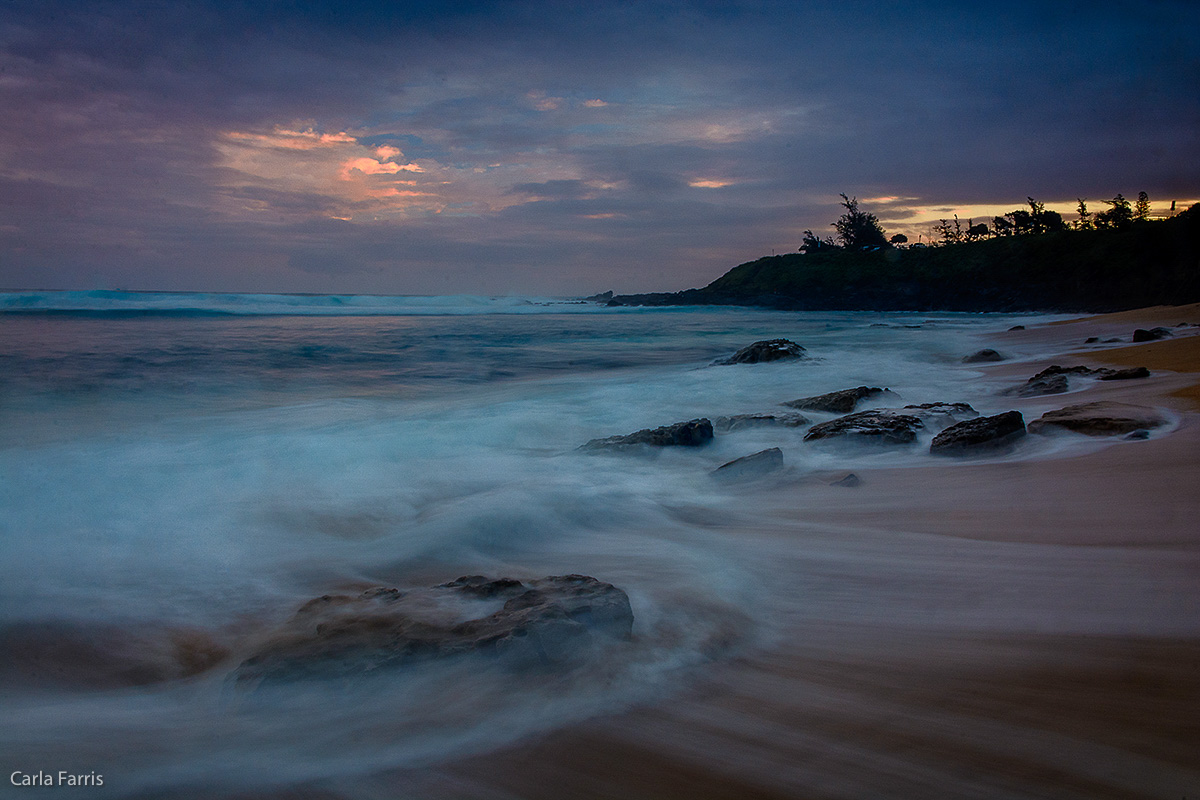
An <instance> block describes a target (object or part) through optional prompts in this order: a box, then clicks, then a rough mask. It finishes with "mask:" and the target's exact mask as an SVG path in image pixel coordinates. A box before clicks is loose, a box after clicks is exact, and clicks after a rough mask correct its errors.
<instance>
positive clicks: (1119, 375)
mask: <svg viewBox="0 0 1200 800" xmlns="http://www.w3.org/2000/svg"><path fill="white" fill-rule="evenodd" d="M1103 372H1104V374H1102V375H1101V376H1100V380H1102V381H1127V380H1133V379H1135V378H1149V377H1150V370H1148V369H1146V368H1145V367H1129V368H1128V369H1115V370H1114V369H1108V370H1104V371H1103Z"/></svg>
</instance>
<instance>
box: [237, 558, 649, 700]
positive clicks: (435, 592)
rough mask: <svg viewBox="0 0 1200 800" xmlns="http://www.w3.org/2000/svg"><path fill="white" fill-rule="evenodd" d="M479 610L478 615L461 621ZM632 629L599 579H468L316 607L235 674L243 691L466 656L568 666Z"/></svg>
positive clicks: (381, 590) (308, 607)
mask: <svg viewBox="0 0 1200 800" xmlns="http://www.w3.org/2000/svg"><path fill="white" fill-rule="evenodd" d="M499 601H503V606H502V607H501V608H499V609H498V610H493V609H495V605H496V603H497V602H499ZM473 612H481V615H480V616H478V617H475V618H467V619H462V617H463V616H464V614H466V615H467V616H469V614H470V613H473ZM632 626H633V612H632V610H631V609H630V606H629V597H628V596H627V595H626V594H625V592H623V591H621V590H620V589H618V588H616V587H615V586H613V585H611V584H608V583H602V582H601V581H598V580H596V579H595V578H591V577H587V576H584V575H559V576H552V577H548V578H541V579H539V580H531V581H527V582H524V583H523V582H521V581H516V580H512V579H509V578H504V579H501V580H499V581H490V580H488V579H487V578H485V577H483V576H481V575H471V576H466V577H462V578H459V579H458V580H455V581H451V582H450V583H444V584H442V585H440V586H435V587H433V588H432V589H418V590H415V591H411V592H401V591H400V590H398V589H392V588H387V587H376V588H374V589H368V590H367V591H365V592H363V593H362V594H359V595H354V596H352V595H324V596H323V597H318V598H316V599H315V600H310V601H309V602H307V603H305V604H304V605H303V606H301V607H300V610H299V611H297V612H296V614H295V616H294V617H292V619H291V620H289V621H288V622H287V623H286V624H285V625H284V626H283V627H282V628H280V629H279V630H278V631H276V632H275V634H274V635H273V636H271V637H270V638H269V639H268V640H267V641H266V642H264V643H263V644H262V645H261V646H260V647H259V648H258V649H257V651H256V652H255V653H254V654H253V655H252V656H250V657H249V658H247V659H246V660H245V661H243V662H242V664H241V665H240V666H239V667H238V668H237V670H236V671H235V673H234V675H235V680H236V681H237V682H238V683H239V684H245V683H257V682H262V681H269V682H278V681H296V680H306V679H326V678H355V677H364V676H366V675H369V674H372V673H378V672H380V671H386V670H392V669H398V668H402V667H405V666H408V665H411V664H414V663H417V662H421V661H428V660H432V659H442V658H451V657H456V656H463V655H468V654H480V655H488V656H495V657H504V658H507V659H510V660H511V661H512V662H513V663H514V664H554V663H563V662H567V661H571V660H573V659H575V658H577V657H580V658H581V657H583V656H585V655H586V654H587V653H588V651H589V650H590V649H591V648H592V647H593V646H597V645H601V644H604V643H606V642H617V641H623V640H628V639H629V638H630V635H631V631H632Z"/></svg>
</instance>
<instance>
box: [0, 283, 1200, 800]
mask: <svg viewBox="0 0 1200 800" xmlns="http://www.w3.org/2000/svg"><path fill="white" fill-rule="evenodd" d="M13 302H20V303H23V304H25V305H29V303H30V302H32V301H30V300H29V298H28V297H26V296H24V295H22V296H21V297H19V298H17V300H15V301H13ZM36 302H37V303H40V304H42V305H43V306H46V307H47V308H46V309H41V310H38V311H36V312H28V311H23V312H20V313H18V314H14V315H10V316H8V317H6V318H4V319H3V320H0V322H2V323H3V324H4V325H5V331H6V333H7V334H8V335H7V338H6V340H5V342H6V346H5V349H4V350H3V351H2V352H0V356H2V357H3V358H4V359H6V365H7V374H8V375H9V376H10V378H9V381H8V383H6V384H5V385H4V392H5V394H4V395H3V399H4V402H5V403H6V409H7V412H8V416H7V422H6V425H5V427H4V428H3V429H0V430H2V433H3V437H4V439H3V447H0V473H3V474H4V475H5V476H6V479H7V482H6V483H5V484H4V486H3V487H0V489H2V493H0V503H2V504H3V506H4V508H5V510H6V514H5V516H4V518H3V522H2V524H3V527H4V532H5V537H4V538H3V546H4V548H5V551H4V556H5V558H4V560H3V562H2V563H3V565H4V570H5V573H4V580H3V586H4V591H5V603H4V604H3V618H2V619H0V622H2V623H3V624H2V626H0V635H2V636H3V642H4V645H5V652H6V654H7V658H6V660H5V661H4V662H3V663H2V664H0V666H3V668H4V677H5V681H4V691H3V692H0V702H2V703H3V704H4V707H5V712H6V715H7V717H8V718H9V719H11V720H13V724H12V725H10V726H9V727H8V728H7V729H6V730H5V731H3V732H2V733H0V750H3V751H4V752H5V753H6V757H7V758H8V762H6V763H8V764H9V770H10V772H11V771H12V770H22V771H23V774H37V773H36V770H45V771H46V774H54V773H55V771H56V770H58V769H66V768H69V769H71V770H74V771H75V772H76V773H78V774H83V775H89V774H91V773H95V774H97V775H102V776H103V779H104V784H103V786H94V785H93V786H87V787H83V786H80V787H75V788H74V789H72V788H71V787H63V788H62V789H61V791H60V795H61V796H71V797H75V796H78V797H84V796H90V797H106V798H107V797H112V798H139V799H140V798H200V799H201V800H218V799H219V800H230V799H235V800H251V799H252V798H253V799H254V800H267V799H268V798H270V799H271V800H283V799H284V798H312V799H313V800H335V799H336V800H362V799H364V798H365V799H369V798H375V797H379V798H393V797H406V798H407V797H413V798H475V797H478V798H505V799H506V800H507V799H508V798H558V797H562V796H567V795H570V796H578V797H583V798H589V797H592V798H609V797H622V798H625V797H629V798H660V797H661V798H670V797H689V798H693V797H695V798H754V797H764V798H768V797H769V798H860V797H874V796H879V797H895V798H925V797H930V796H939V797H980V798H984V797H986V798H996V797H1000V798H1007V797H1012V798H1018V797H1054V798H1072V799H1073V798H1080V800H1082V798H1097V797H1102V798H1108V797H1111V798H1158V797H1184V796H1188V794H1189V792H1191V791H1194V788H1193V787H1195V786H1197V785H1198V782H1200V765H1198V764H1197V763H1196V759H1195V755H1194V754H1195V752H1196V751H1197V749H1198V746H1200V730H1198V728H1197V724H1196V722H1195V719H1194V717H1195V715H1194V713H1193V710H1194V708H1195V707H1196V706H1197V704H1198V703H1200V679H1198V677H1197V675H1196V674H1195V666H1194V665H1195V664H1196V663H1197V661H1198V660H1200V592H1198V591H1197V578H1198V577H1200V532H1198V530H1197V526H1196V524H1195V519H1196V516H1197V500H1196V498H1195V492H1194V486H1195V485H1196V479H1197V477H1198V476H1197V459H1196V453H1197V444H1198V443H1200V442H1198V438H1200V426H1198V425H1197V419H1198V416H1197V413H1198V412H1197V405H1196V400H1195V392H1196V387H1197V385H1198V383H1200V372H1198V371H1197V363H1196V354H1197V345H1200V336H1197V335H1195V333H1194V331H1195V330H1197V328H1194V327H1192V326H1190V325H1189V326H1186V327H1176V326H1178V324H1179V323H1181V322H1187V323H1193V324H1194V323H1196V322H1200V308H1197V307H1196V306H1190V307H1170V308H1159V309H1146V310H1142V311H1138V312H1124V313H1122V314H1116V315H1106V316H1101V317H1089V318H1084V319H1079V320H1072V319H1069V318H1067V317H1066V315H1040V316H1034V315H1019V316H1001V315H972V314H893V315H887V314H876V313H867V312H829V313H824V312H804V313H792V312H778V311H762V310H755V309H702V308H681V309H666V310H663V309H617V310H609V309H606V308H604V307H603V306H597V305H594V304H579V303H567V302H565V301H552V300H545V299H541V300H519V299H513V298H505V299H502V300H496V299H494V298H493V299H488V298H416V299H412V298H391V299H389V298H365V299H358V298H330V297H321V296H315V297H294V296H286V297H285V296H232V295H229V296H226V295H220V296H217V295H213V296H203V297H197V296H187V297H183V298H182V299H181V298H179V297H175V296H170V295H160V294H151V295H136V294H134V295H114V294H113V293H100V294H98V295H97V294H87V295H85V296H82V297H80V296H78V295H74V294H72V295H69V296H58V295H49V294H46V295H39V297H38V299H37V300H36ZM184 302H185V303H186V304H187V305H186V307H183V306H181V303H184ZM130 305H134V306H136V308H135V309H134V311H135V313H131V311H130V308H128V306H130ZM67 306H69V308H64V307H67ZM247 308H249V309H250V313H246V309H247ZM281 312H283V313H281ZM1157 325H1163V326H1167V327H1169V328H1170V329H1171V331H1172V335H1170V336H1168V337H1166V338H1163V339H1161V340H1159V341H1153V342H1149V343H1145V344H1137V345H1133V344H1131V342H1130V341H1129V340H1130V338H1131V336H1132V332H1133V330H1134V328H1136V327H1146V328H1151V327H1154V326H1157ZM780 336H785V337H788V338H790V339H793V340H794V341H796V342H800V343H802V347H803V348H806V349H805V350H804V353H803V355H802V357H798V358H794V359H791V360H788V361H781V362H776V363H760V364H736V365H721V364H720V363H719V362H721V361H723V360H726V358H727V357H728V356H729V355H730V354H732V353H733V352H734V351H736V350H738V349H739V348H741V347H743V346H745V345H746V344H748V343H750V342H753V341H755V340H758V339H775V338H778V337H780ZM1092 337H1095V338H1096V339H1098V340H1100V341H1097V342H1093V343H1086V340H1087V339H1089V338H1092ZM1114 338H1117V339H1120V340H1121V341H1116V342H1105V341H1103V340H1104V339H1114ZM984 347H987V348H992V349H995V350H997V351H999V352H1000V353H1001V357H1002V359H1003V360H1000V361H996V362H994V363H964V362H963V356H965V355H967V354H969V353H971V352H972V351H973V350H976V349H979V348H984ZM1051 365H1059V366H1066V367H1074V366H1082V367H1088V368H1089V369H1093V368H1101V367H1113V368H1116V367H1121V368H1124V367H1139V366H1146V367H1148V368H1149V369H1150V373H1151V374H1150V376H1149V377H1146V378H1138V379H1129V380H1111V381H1109V380H1099V379H1097V377H1096V376H1097V375H1099V374H1100V373H1089V374H1083V375H1078V374H1073V375H1072V377H1071V378H1070V382H1069V384H1068V386H1067V388H1068V391H1066V392H1064V393H1052V394H1034V395H1031V396H1020V395H1019V394H1013V390H1014V389H1015V388H1020V387H1021V386H1022V385H1023V382H1025V381H1027V380H1028V379H1029V378H1030V377H1031V376H1033V375H1035V374H1036V373H1039V372H1041V371H1042V370H1043V369H1045V368H1047V367H1050V366H1051ZM857 384H865V385H867V386H886V387H889V391H888V392H882V393H879V394H878V396H876V397H874V398H873V399H872V400H871V401H869V402H868V403H867V404H866V405H867V407H868V408H870V407H876V408H877V407H880V406H882V407H897V406H899V405H902V404H905V403H921V402H925V403H950V402H966V401H969V402H970V403H971V404H972V405H973V406H974V407H975V408H976V409H977V410H978V411H979V413H980V414H984V415H995V414H1000V413H1002V412H1005V411H1008V410H1017V411H1020V412H1021V414H1022V415H1023V417H1024V420H1025V422H1026V423H1031V422H1033V421H1035V420H1037V419H1038V418H1039V417H1040V416H1041V415H1042V414H1044V413H1046V412H1050V411H1054V410H1056V409H1060V408H1062V407H1064V406H1069V405H1073V404H1080V403H1090V402H1093V401H1113V402H1121V403H1128V404H1133V405H1137V406H1142V407H1145V408H1149V409H1155V411H1154V412H1153V413H1154V414H1156V415H1158V418H1159V420H1160V421H1161V423H1162V424H1161V425H1159V426H1158V427H1155V428H1154V429H1153V430H1149V431H1146V432H1145V433H1144V435H1143V436H1141V437H1138V438H1134V439H1128V438H1125V436H1124V435H1119V436H1106V437H1090V436H1083V435H1079V434H1070V433H1068V434H1061V435H1032V434H1031V435H1028V436H1026V437H1024V438H1022V439H1020V440H1018V441H1017V442H1016V444H1015V445H1014V446H1013V447H1012V448H1011V449H1007V450H1005V449H1001V450H997V451H990V450H985V451H982V452H980V453H978V454H976V455H966V456H964V457H945V456H934V455H931V454H930V452H929V449H930V441H931V439H932V437H933V435H934V432H935V427H934V426H935V423H934V421H933V420H932V419H931V420H930V426H929V427H928V428H923V429H921V430H919V431H918V432H917V438H916V440H915V441H910V442H908V443H907V444H902V445H898V446H885V447H855V446H853V445H851V444H849V443H847V444H846V446H838V443H836V442H834V443H830V444H829V446H824V445H822V443H820V442H811V441H806V440H805V438H804V437H805V436H806V431H810V430H811V429H812V428H813V427H815V426H816V425H817V424H823V423H824V422H828V421H832V420H833V419H834V418H835V417H837V414H836V413H834V412H820V411H804V412H803V413H804V414H805V415H810V416H811V419H808V420H807V421H806V422H803V423H802V424H799V425H795V424H792V425H789V424H778V423H777V424H771V425H766V426H758V427H750V428H747V429H742V430H732V429H726V428H721V429H720V430H718V433H717V435H716V436H715V437H714V438H713V439H712V440H711V441H709V442H707V443H706V444H704V445H703V446H700V447H662V448H650V449H646V448H642V449H640V450H639V449H637V448H634V449H632V450H621V449H617V450H614V451H603V450H602V451H600V452H589V451H588V450H587V448H583V449H581V448H580V445H583V444H584V443H586V442H589V441H596V440H599V441H603V440H604V439H605V437H611V436H612V435H614V434H623V433H627V432H629V431H635V430H638V429H641V428H645V427H647V426H654V425H661V424H665V423H670V422H674V421H677V420H678V421H682V420H689V419H693V418H698V417H711V418H712V419H714V420H719V419H720V417H721V415H736V414H741V413H759V414H770V413H775V414H778V413H779V412H780V410H781V406H780V405H779V404H780V403H781V402H783V401H789V400H790V399H791V398H797V397H803V396H804V395H817V394H820V393H823V392H829V391H833V390H837V389H843V388H848V387H853V386H855V385H857ZM788 413H790V411H789V412H788ZM718 427H719V426H718ZM770 447H779V448H780V449H781V451H782V454H783V459H784V461H783V465H782V466H781V467H779V466H778V465H776V468H774V469H773V471H770V472H768V473H767V474H765V475H762V476H760V477H757V478H754V477H751V478H750V479H744V480H727V479H718V477H717V476H715V475H714V471H716V470H717V468H718V467H720V466H721V465H722V464H723V463H725V462H729V461H731V460H733V459H736V458H738V457H741V456H745V455H747V454H750V453H753V452H755V451H757V450H762V449H765V448H770ZM850 474H853V475H854V476H855V478H856V480H854V481H847V476H848V475H850ZM576 573H578V574H583V575H590V576H594V577H595V578H596V579H598V580H599V581H603V582H607V583H611V584H612V585H613V586H615V587H617V589H619V590H621V591H622V592H624V593H627V596H628V600H629V603H630V607H631V609H632V615H633V620H632V636H631V638H630V639H629V640H628V641H623V642H621V643H620V644H619V645H613V647H612V649H611V650H604V651H596V652H594V653H592V655H590V656H589V657H587V658H584V659H582V660H581V661H577V662H568V663H566V664H559V663H557V662H555V663H551V664H549V665H544V664H543V665H542V666H540V667H536V668H527V667H521V668H513V667H512V665H509V666H505V664H506V663H507V662H504V661H503V660H496V659H491V658H490V657H484V656H478V657H476V656H474V655H463V656H459V657H457V658H445V659H431V660H429V661H427V662H421V663H417V664H414V665H412V666H411V668H405V669H394V670H380V671H379V672H378V674H376V675H374V676H373V677H372V678H370V679H369V680H368V679H363V680H361V681H357V680H353V679H347V680H342V678H341V677H338V676H337V675H334V676H333V677H328V676H327V677H319V676H318V677H317V678H315V679H310V680H298V681H294V682H290V681H288V680H284V681H283V682H282V683H280V684H279V685H275V686H270V687H266V688H263V689H261V690H256V689H254V688H253V687H252V685H248V684H246V683H244V682H242V681H241V677H240V676H243V675H245V674H246V673H245V671H246V669H247V665H248V664H251V663H252V659H253V658H254V657H255V654H256V652H262V651H261V649H260V648H262V647H263V646H264V642H270V641H272V638H271V637H272V636H274V635H275V633H274V632H275V631H278V630H279V629H280V626H283V625H286V624H288V620H289V619H290V618H292V617H293V615H298V612H297V609H301V608H305V607H309V606H310V605H311V604H312V603H313V602H318V603H319V602H324V601H325V599H326V598H328V597H331V596H334V597H343V598H348V597H353V596H354V595H355V594H360V593H366V594H370V593H372V592H379V591H383V592H384V595H383V596H397V597H399V596H402V595H405V594H407V593H412V594H413V596H417V597H419V596H421V593H422V592H426V593H428V592H430V591H432V590H431V589H430V588H429V587H442V586H445V585H447V582H452V581H454V580H455V579H456V578H458V577H459V576H470V575H480V576H486V578H481V579H480V580H487V579H497V578H504V579H510V580H511V581H514V582H515V581H525V582H529V581H537V580H539V579H542V578H543V576H553V575H559V576H562V575H572V574H576ZM614 591H615V590H614ZM388 593H390V595H389V594H388ZM373 596H374V595H373ZM471 602H475V601H471ZM490 602H492V601H487V600H480V601H479V602H478V603H475V605H471V603H467V604H466V605H468V606H470V608H471V609H478V611H473V612H472V613H480V614H487V613H492V612H494V611H496V609H497V608H498V607H499V604H500V601H496V602H494V603H492V605H488V603H490ZM460 610H461V609H460ZM454 613H459V612H458V611H455V612H454ZM462 613H466V611H462ZM454 619H457V617H455V618H454ZM589 652H590V651H589ZM346 664H347V666H348V668H349V669H351V670H353V669H355V668H356V666H355V665H356V662H355V661H354V659H353V658H351V659H349V660H348V661H347V662H346ZM351 677H353V674H352V673H351ZM16 791H18V792H21V791H24V792H29V791H33V789H32V788H30V787H25V788H23V789H17V790H16ZM18 796H19V794H18Z"/></svg>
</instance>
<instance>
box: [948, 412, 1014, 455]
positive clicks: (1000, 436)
mask: <svg viewBox="0 0 1200 800" xmlns="http://www.w3.org/2000/svg"><path fill="white" fill-rule="evenodd" d="M1024 435H1025V418H1024V417H1022V416H1021V412H1020V411H1006V412H1004V413H1003V414H996V415H994V416H990V417H976V418H975V419H968V420H964V421H963V422H958V423H955V424H954V425H951V426H950V427H949V428H946V429H945V430H944V431H942V432H941V433H939V434H938V435H937V436H935V437H933V442H931V443H930V445H929V452H930V453H933V454H935V455H970V454H972V453H978V452H981V451H988V450H992V451H994V450H1003V449H1007V448H1009V447H1012V445H1013V444H1014V443H1015V442H1016V441H1017V439H1020V438H1021V437H1022V436H1024Z"/></svg>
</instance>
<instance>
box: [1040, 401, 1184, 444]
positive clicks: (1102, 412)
mask: <svg viewBox="0 0 1200 800" xmlns="http://www.w3.org/2000/svg"><path fill="white" fill-rule="evenodd" d="M1166 423H1167V419H1166V417H1164V416H1163V415H1162V414H1161V413H1160V412H1158V411H1156V410H1155V409H1153V408H1146V407H1145V406H1135V405H1129V404H1128V403H1114V402H1111V401H1108V400H1101V401H1099V402H1095V403H1081V404H1079V405H1074V406H1067V407H1066V408H1060V409H1058V410H1057V411H1047V412H1046V413H1045V414H1042V416H1041V418H1040V419H1035V420H1034V421H1033V422H1031V423H1029V432H1030V433H1050V432H1051V431H1053V430H1056V429H1057V430H1068V431H1075V432H1076V433H1084V434H1087V435H1088V436H1116V435H1118V434H1122V433H1132V432H1133V431H1136V430H1150V429H1152V428H1158V427H1160V426H1162V425H1165V424H1166Z"/></svg>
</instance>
